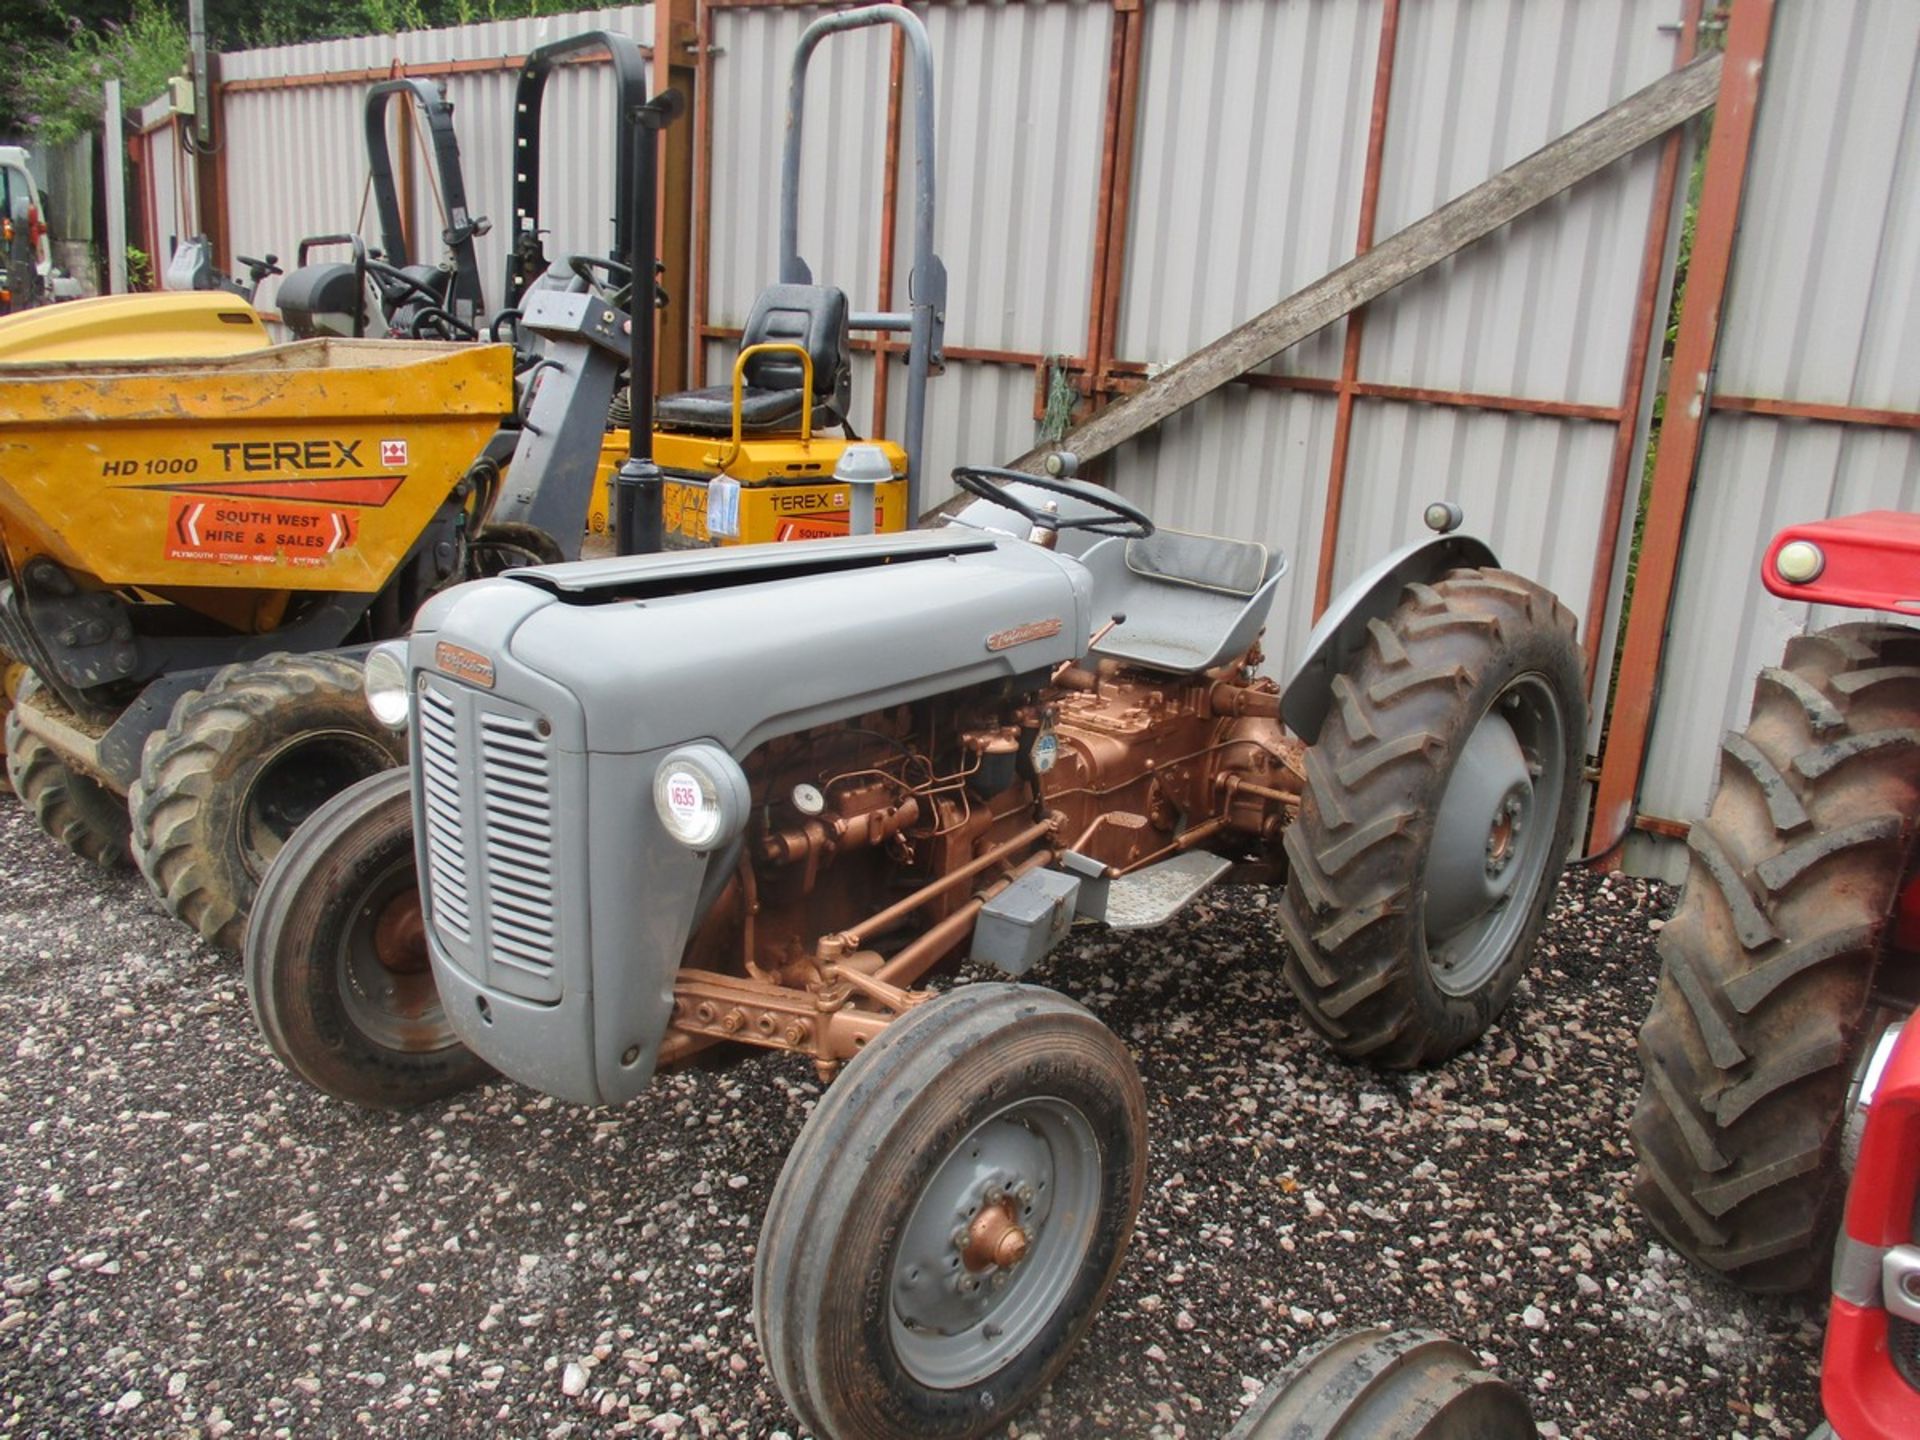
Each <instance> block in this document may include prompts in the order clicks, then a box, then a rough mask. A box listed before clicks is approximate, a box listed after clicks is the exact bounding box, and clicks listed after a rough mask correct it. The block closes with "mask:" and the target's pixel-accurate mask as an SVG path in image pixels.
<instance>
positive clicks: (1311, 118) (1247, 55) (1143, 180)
mask: <svg viewBox="0 0 1920 1440" xmlns="http://www.w3.org/2000/svg"><path fill="white" fill-rule="evenodd" d="M1379 28H1380V3H1379V0H1270V3H1264V4H1246V3H1241V0H1186V3H1180V4H1171V5H1169V4H1155V5H1149V6H1148V9H1147V34H1146V51H1145V57H1144V64H1143V69H1142V73H1141V77H1140V88H1141V94H1140V124H1139V139H1138V141H1137V144H1138V146H1139V149H1138V153H1137V156H1136V160H1135V165H1134V180H1133V214H1132V217H1131V225H1130V238H1129V240H1128V245H1127V273H1126V281H1125V289H1124V291H1123V293H1122V299H1121V306H1120V327H1119V336H1118V341H1117V343H1118V353H1119V354H1120V355H1122V356H1124V357H1125V358H1127V359H1129V360H1136V361H1145V362H1147V363H1148V364H1149V365H1165V364H1170V363H1172V362H1173V361H1175V360H1178V359H1180V357H1181V356H1183V355H1186V354H1188V353H1189V352H1191V351H1193V350H1195V349H1198V348H1199V347H1200V346H1201V345H1204V344H1205V343H1207V342H1208V341H1209V340H1212V339H1213V338H1214V337H1216V336H1218V335H1221V334H1224V333H1225V332H1226V331H1228V330H1230V329H1232V328H1233V327H1234V326H1235V325H1237V324H1239V323H1241V322H1242V321H1244V320H1248V319H1250V318H1252V317H1253V316H1254V315H1257V314H1259V313H1260V312H1261V311H1262V310H1265V309H1266V308H1267V307H1268V306H1270V305H1273V304H1275V303H1277V302H1278V301H1280V300H1281V299H1283V298H1285V297H1286V296H1287V295H1290V294H1292V293H1293V292H1294V291H1295V290H1298V289H1299V288H1300V287H1301V286H1303V285H1306V284H1307V283H1309V282H1310V281H1313V280H1316V279H1318V278H1319V277H1320V276H1321V275H1324V274H1325V273H1326V272H1327V271H1329V270H1332V269H1333V268H1334V267H1335V266H1337V265H1340V264H1342V263H1343V262H1345V261H1346V260H1348V259H1350V258H1351V257H1352V255H1353V250H1354V236H1355V234H1356V232H1357V230H1358V228H1359V216H1360V194H1361V186H1362V172H1363V170H1364V168H1365V167H1364V162H1365V159H1366V149H1367V127H1368V119H1369V116H1370V114H1371V107H1372V95H1373V83H1374V65H1375V60H1376V56H1377V51H1378V46H1377V41H1376V36H1377V34H1378V31H1379ZM1342 331H1343V327H1341V326H1338V325H1335V326H1331V327H1329V328H1328V329H1327V330H1325V331H1323V332H1321V334H1320V335H1318V336H1316V337H1314V338H1313V339H1310V340H1308V341H1306V342H1305V343H1304V344H1301V345H1298V346H1296V347H1294V349H1293V350H1291V351H1289V352H1288V353H1287V354H1286V355H1283V356H1282V357H1280V360H1279V362H1278V363H1277V365H1276V366H1275V367H1273V368H1277V369H1279V370H1282V371H1285V372H1288V373H1293V374H1306V375H1318V376H1324V377H1331V376H1334V375H1337V374H1338V373H1339V370H1340V352H1341V346H1342V344H1343V334H1342Z"/></svg>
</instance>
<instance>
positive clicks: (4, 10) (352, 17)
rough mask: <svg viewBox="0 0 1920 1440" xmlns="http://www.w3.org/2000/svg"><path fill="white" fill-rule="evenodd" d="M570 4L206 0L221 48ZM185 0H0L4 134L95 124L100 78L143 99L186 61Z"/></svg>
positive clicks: (211, 34)
mask: <svg viewBox="0 0 1920 1440" xmlns="http://www.w3.org/2000/svg"><path fill="white" fill-rule="evenodd" d="M577 8H579V5H578V4H577V0H575V3H569V0H207V6H206V15H207V43H208V45H209V47H210V48H212V49H213V50H215V51H222V50H245V49H248V48H250V47H254V46H259V45H292V44H297V43H299V42H300V41H303V40H332V39H337V38H340V37H342V36H347V35H392V34H396V33H398V32H400V31H403V30H425V29H433V28H437V27H439V26H443V25H467V24H472V23H474V22H476V21H482V20H513V19H519V18H521V17H523V16H530V15H554V14H560V13H563V12H564V11H566V10H569V9H577ZM186 16H187V5H186V0H0V54H4V55H6V56H8V57H9V59H10V60H11V61H12V62H13V63H12V65H11V67H10V68H9V69H8V70H7V71H5V72H0V137H11V136H12V135H13V134H14V133H16V132H18V133H21V134H24V135H25V136H26V137H27V138H30V139H34V140H41V141H45V142H46V143H49V144H58V143H59V142H60V141H62V140H65V139H67V138H69V137H71V136H73V135H76V134H78V133H79V132H80V131H82V130H87V129H91V128H92V127H94V126H96V125H98V124H99V119H100V105H101V84H102V82H104V81H106V80H109V79H113V78H115V77H118V78H119V79H120V81H121V82H122V84H123V86H124V89H125V95H126V100H127V103H128V104H129V105H144V104H146V103H147V102H148V101H149V100H153V99H155V98H156V97H158V96H159V95H160V93H161V92H162V91H163V90H164V89H165V88H166V83H167V80H168V78H169V77H170V76H173V75H179V74H183V73H184V72H185V70H186V66H187V34H186V28H187V27H186Z"/></svg>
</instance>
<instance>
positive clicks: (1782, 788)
mask: <svg viewBox="0 0 1920 1440" xmlns="http://www.w3.org/2000/svg"><path fill="white" fill-rule="evenodd" d="M1916 812H1920V631H1914V630H1910V629H1907V628H1904V627H1901V626H1894V625H1876V624H1853V625H1842V626H1840V627H1838V628H1836V629H1833V630H1827V631H1823V632H1821V633H1819V634H1814V635H1805V636H1801V637H1800V638H1798V639H1796V640H1794V641H1793V642H1792V643H1791V644H1790V645H1788V647H1787V653H1786V658H1785V660H1784V662H1783V663H1782V664H1781V665H1780V666H1778V667H1776V668H1773V669H1769V670H1766V671H1763V672H1762V673H1761V676H1760V680H1759V683H1758V684H1757V685H1756V687H1755V690H1754V701H1753V718H1752V720H1751V722H1750V723H1749V724H1748V726H1747V728H1746V730H1745V731H1743V732H1739V733H1730V734H1729V735H1728V736H1727V738H1726V740H1725V742H1724V743H1723V745H1722V747H1721V760H1720V781H1719V786H1718V788H1717V790H1716V792H1715V794H1714V798H1713V803H1712V806H1711V808H1710V809H1709V810H1708V812H1707V816H1706V818H1705V819H1704V820H1703V821H1701V822H1700V823H1699V824H1697V825H1695V826H1694V827H1693V831H1692V834H1691V835H1690V837H1689V839H1688V845H1689V848H1690V849H1691V851H1692V855H1691V858H1690V863H1689V869H1688V875H1687V887H1686V891H1685V893H1684V894H1683V895H1682V897H1681V900H1680V906H1679V909H1678V910H1677V911H1676V912H1675V914H1674V916H1673V919H1672V920H1671V921H1669V922H1668V924H1667V926H1666V928H1665V929H1664V930H1662V931H1661V934H1660V956H1661V960H1662V962H1663V963H1662V968H1661V977H1660V990H1659V994H1658V996H1657V998H1656V1000H1655V1002H1654V1007H1653V1012H1652V1014H1650V1015H1649V1016H1648V1018H1647V1022H1646V1024H1645V1025H1644V1026H1643V1027H1642V1028H1641V1031H1640V1062H1641V1068H1642V1070H1643V1072H1644V1075H1645V1081H1644V1085H1643V1088H1642V1090H1641V1094H1640V1103H1639V1106H1638V1108H1637V1109H1636V1110H1635V1112H1634V1119H1633V1141H1634V1148H1635V1150H1636V1151H1637V1152H1638V1154H1639V1169H1638V1173H1637V1176H1636V1179H1635V1183H1634V1198H1635V1199H1636V1201H1637V1202H1638V1203H1639V1205H1640V1208H1641V1210H1642V1211H1643V1212H1644V1213H1645V1214H1646V1216H1647V1218H1648V1219H1649V1220H1650V1221H1652V1223H1653V1225H1654V1227H1655V1228H1656V1229H1657V1230H1659V1231H1660V1233H1661V1234H1662V1235H1664V1236H1665V1237H1666V1238H1667V1240H1668V1241H1670V1242H1671V1243H1672V1244H1673V1245H1674V1247H1675V1248H1676V1249H1678V1250H1680V1251H1681V1252H1682V1253H1683V1254H1685V1255H1687V1256H1688V1257H1689V1258H1691V1259H1693V1260H1695V1261H1697V1262H1698V1263H1699V1264H1701V1265H1703V1266H1706V1267H1707V1268H1709V1269H1712V1270H1717V1271H1719V1272H1720V1273H1721V1274H1723V1275H1725V1276H1726V1278H1727V1279H1729V1280H1731V1281H1733V1282H1734V1283H1735V1284H1737V1285H1741V1286H1743V1287H1745V1288H1747V1289H1750V1290H1757V1291H1797V1290H1804V1289H1807V1288H1810V1287H1812V1286H1814V1285H1816V1284H1819V1283H1821V1282H1823V1281H1824V1280H1825V1279H1826V1275H1827V1262H1828V1256H1829V1254H1830V1253H1831V1249H1832V1245H1833V1237H1834V1231H1835V1227H1836V1226H1837V1224H1838V1222H1839V1216H1840V1203H1841V1199H1842V1197H1843V1194H1844V1192H1845V1179H1844V1176H1843V1175H1842V1174H1841V1165H1840V1149H1841V1142H1842V1137H1843V1132H1844V1129H1845V1125H1844V1120H1845V1110H1846V1105H1847V1097H1848V1093H1849V1089H1850V1087H1851V1086H1852V1084H1853V1081H1854V1077H1855V1072H1856V1070H1857V1068H1858V1065H1859V1062H1860V1058H1861V1056H1862V1054H1863V1053H1864V1052H1865V1051H1866V1050H1867V1049H1868V1047H1870V1045H1871V1043H1872V1041H1873V1039H1874V1038H1875V1036H1876V1035H1877V1034H1878V1032H1879V1030H1880V1029H1881V1028H1883V1024H1882V1025H1876V1024H1874V1023H1873V1021H1874V1020H1875V1018H1876V1017H1879V1018H1880V1019H1881V1020H1882V1022H1884V1018H1885V1016H1886V1015H1887V1014H1888V1013H1889V1012H1888V1010H1887V1009H1886V1008H1885V1007H1884V1003H1883V1002H1884V1001H1885V1000H1886V998H1887V995H1888V994H1898V993H1900V992H1906V993H1909V994H1910V993H1911V990H1912V988H1913V984H1914V981H1915V980H1916V978H1920V976H1916V974H1915V973H1914V968H1913V967H1912V966H1911V965H1908V964H1903V965H1900V966H1899V968H1898V971H1896V970H1895V968H1894V966H1893V965H1892V964H1891V963H1890V962H1889V960H1888V958H1887V955H1888V949H1887V940H1888V934H1887V930H1888V925H1887V921H1888V917H1889V915H1890V914H1891V913H1892V912H1893V910H1894V908H1895V905H1896V902H1897V901H1898V898H1899V896H1900V892H1901V888H1902V885H1903V883H1904V882H1905V881H1906V880H1907V878H1908V877H1909V875H1910V874H1911V869H1912V863H1913V852H1914V844H1913V841H1914V826H1915V816H1916ZM1876 981H1878V982H1879V983H1878V984H1876Z"/></svg>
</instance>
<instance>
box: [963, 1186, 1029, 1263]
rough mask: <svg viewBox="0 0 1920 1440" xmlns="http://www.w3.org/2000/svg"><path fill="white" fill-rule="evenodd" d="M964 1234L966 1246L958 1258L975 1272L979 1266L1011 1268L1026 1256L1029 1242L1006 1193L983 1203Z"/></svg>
mask: <svg viewBox="0 0 1920 1440" xmlns="http://www.w3.org/2000/svg"><path fill="white" fill-rule="evenodd" d="M966 1237H967V1244H966V1248H965V1249H964V1250H962V1251H961V1252H960V1259H961V1261H962V1262H963V1263H964V1264H965V1265H966V1267H967V1269H969V1270H971V1271H973V1272H975V1273H976V1274H978V1273H979V1272H980V1271H982V1270H993V1269H1002V1270H1009V1269H1012V1268H1013V1267H1014V1266H1015V1265H1018V1264H1019V1263H1020V1262H1021V1261H1022V1260H1024V1259H1026V1258H1027V1247H1028V1246H1029V1245H1030V1244H1032V1241H1031V1239H1030V1238H1029V1237H1028V1235H1027V1232H1026V1231H1025V1230H1023V1229H1022V1228H1021V1227H1020V1222H1019V1220H1017V1219H1016V1218H1015V1217H1014V1213H1013V1202H1012V1199H1011V1197H1007V1196H1002V1197H1001V1198H999V1199H997V1200H995V1201H994V1202H992V1203H991V1204H989V1205H986V1206H984V1207H982V1209H981V1211H980V1213H979V1214H978V1215H976V1216H975V1217H974V1220H973V1223H972V1224H971V1225H969V1226H968V1227H967V1230H966Z"/></svg>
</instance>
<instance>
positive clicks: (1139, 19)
mask: <svg viewBox="0 0 1920 1440" xmlns="http://www.w3.org/2000/svg"><path fill="white" fill-rule="evenodd" d="M1145 24H1146V15H1145V12H1144V11H1143V10H1142V9H1141V0H1113V26H1112V28H1113V34H1112V39H1111V43H1110V45H1109V48H1108V54H1107V99H1106V118H1105V123H1104V126H1103V129H1102V133H1101V139H1100V193H1099V197H1098V199H1096V201H1095V202H1094V212H1093V214H1094V220H1093V287H1092V293H1091V294H1090V295H1089V296H1088V300H1087V369H1086V372H1085V376H1084V380H1083V382H1082V383H1083V384H1084V386H1085V392H1084V393H1085V395H1086V398H1087V399H1088V400H1091V399H1093V398H1094V397H1095V396H1096V395H1098V394H1099V393H1100V392H1101V389H1102V387H1103V385H1104V382H1105V378H1106V372H1107V366H1108V364H1109V362H1110V361H1111V360H1112V359H1113V351H1114V346H1115V343H1116V342H1115V340H1114V336H1115V333H1116V332H1117V331H1118V329H1119V325H1120V299H1121V295H1122V294H1123V292H1124V290H1125V280H1126V252H1127V227H1128V223H1129V221H1130V219H1131V215H1130V214H1129V207H1130V206H1131V204H1132V196H1133V152H1134V142H1135V140H1136V138H1137V132H1138V130H1139V113H1140V58H1141V50H1142V45H1141V39H1142V35H1141V31H1142V30H1143V29H1144V28H1145ZM1041 404H1042V408H1043V409H1044V400H1043V401H1042V402H1041Z"/></svg>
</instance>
